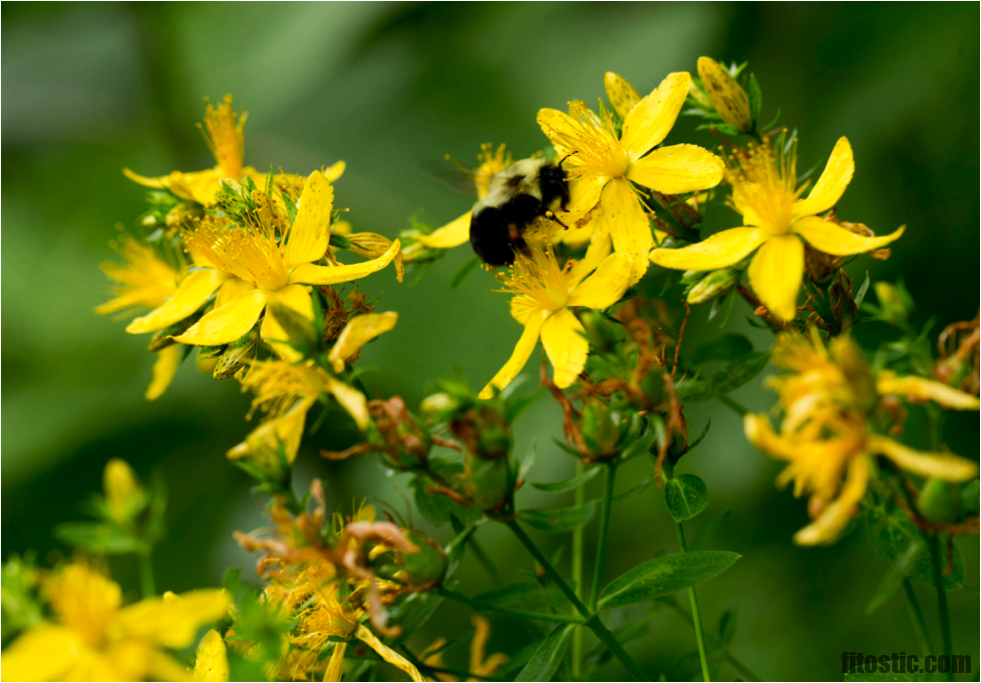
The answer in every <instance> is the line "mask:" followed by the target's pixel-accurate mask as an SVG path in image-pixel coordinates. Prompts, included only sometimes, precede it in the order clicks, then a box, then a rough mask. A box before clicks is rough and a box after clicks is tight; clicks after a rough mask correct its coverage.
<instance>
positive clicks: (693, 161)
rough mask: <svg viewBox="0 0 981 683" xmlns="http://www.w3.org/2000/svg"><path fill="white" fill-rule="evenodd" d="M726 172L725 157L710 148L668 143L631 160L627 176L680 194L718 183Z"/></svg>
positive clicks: (637, 181) (649, 185) (660, 190)
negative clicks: (709, 149)
mask: <svg viewBox="0 0 981 683" xmlns="http://www.w3.org/2000/svg"><path fill="white" fill-rule="evenodd" d="M724 172H725V164H724V163H723V161H722V159H721V158H720V157H718V156H716V155H715V154H712V153H711V152H710V151H708V150H707V149H702V148H701V147H697V146H695V145H669V146H668V147H659V148H658V149H655V150H654V151H653V152H651V153H650V154H648V155H647V156H646V157H644V158H643V159H639V160H638V161H635V162H634V163H632V164H631V165H630V170H628V171H627V177H628V178H629V179H630V180H632V181H634V182H635V183H637V184H639V185H643V186H644V187H649V188H651V189H652V190H657V191H658V192H662V193H664V194H680V193H682V192H695V191H697V190H707V189H709V188H710V187H715V186H716V185H718V184H719V181H721V180H722V175H723V174H724Z"/></svg>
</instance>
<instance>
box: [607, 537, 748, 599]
mask: <svg viewBox="0 0 981 683" xmlns="http://www.w3.org/2000/svg"><path fill="white" fill-rule="evenodd" d="M739 557H740V556H739V554H738V553H733V552H728V551H723V550H709V551H703V552H690V553H674V554H671V555H662V556H661V557H656V558H654V559H653V560H648V561H647V562H644V563H643V564H640V565H638V566H636V567H634V568H633V569H631V570H630V571H628V572H627V573H625V574H622V575H621V576H620V577H619V578H616V579H614V580H613V581H611V582H610V584H609V585H608V586H607V587H606V588H604V589H603V593H602V595H601V596H600V601H599V604H600V607H601V608H602V609H609V608H611V607H619V606H621V605H632V604H634V603H637V602H643V601H645V600H656V599H657V598H661V597H664V596H666V595H671V594H672V593H675V592H677V591H679V590H681V589H682V588H688V587H689V586H694V585H695V584H696V583H701V582H702V581H707V580H709V579H711V578H712V577H714V576H717V575H718V574H721V573H722V572H724V571H725V570H726V569H728V568H729V567H731V566H732V565H733V563H735V561H736V560H738V559H739Z"/></svg>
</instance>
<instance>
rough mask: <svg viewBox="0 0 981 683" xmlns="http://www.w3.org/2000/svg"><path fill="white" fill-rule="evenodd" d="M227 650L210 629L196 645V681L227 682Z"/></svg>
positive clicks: (220, 638) (219, 638) (218, 635)
mask: <svg viewBox="0 0 981 683" xmlns="http://www.w3.org/2000/svg"><path fill="white" fill-rule="evenodd" d="M228 674H229V671H228V648H227V647H225V641H224V640H222V637H221V634H220V633H218V631H216V630H214V629H211V630H210V631H208V632H207V633H205V634H204V637H203V638H201V642H200V643H198V651H197V656H196V658H195V660H194V678H195V680H198V681H214V682H216V683H223V682H224V681H227V680H228Z"/></svg>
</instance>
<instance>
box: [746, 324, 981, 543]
mask: <svg viewBox="0 0 981 683" xmlns="http://www.w3.org/2000/svg"><path fill="white" fill-rule="evenodd" d="M773 361H774V363H776V364H777V365H779V366H781V367H784V368H787V369H789V370H791V371H792V374H789V375H783V376H780V377H777V378H771V380H770V382H769V384H770V385H771V386H772V387H773V388H775V389H776V390H777V391H778V392H779V393H780V404H781V407H782V408H783V412H784V418H783V422H782V424H781V426H780V432H779V433H777V432H776V431H774V429H773V427H772V425H771V424H770V420H769V418H767V416H766V415H763V414H759V415H747V416H746V417H745V430H746V436H747V438H748V439H749V440H750V441H751V442H752V443H753V445H755V446H756V447H757V448H759V449H760V450H762V451H764V452H765V453H767V454H769V455H771V456H772V457H775V458H779V459H781V460H786V461H787V462H788V463H789V464H788V466H787V468H786V469H785V470H784V471H783V472H782V473H781V474H780V477H779V478H778V480H777V483H778V485H781V486H783V485H785V484H787V483H789V482H791V481H792V482H794V495H795V496H801V495H804V494H808V495H809V497H810V501H809V505H808V511H809V513H810V515H811V517H812V519H813V520H814V521H813V522H812V523H811V524H809V525H808V526H806V527H804V528H803V529H801V530H800V531H798V532H797V533H796V534H795V535H794V541H795V542H796V543H798V544H800V545H817V544H827V543H832V542H834V541H835V540H836V539H837V538H838V536H839V535H840V534H841V532H842V531H843V530H844V529H845V527H846V526H847V525H848V523H849V521H851V519H852V518H853V517H854V516H855V514H856V513H857V511H858V505H859V503H860V502H861V500H862V498H863V497H864V496H865V491H866V488H867V486H868V481H869V478H870V477H871V476H872V471H873V464H872V458H873V457H874V456H876V455H881V456H884V457H886V458H888V459H890V460H892V461H893V463H895V464H896V465H897V466H898V467H900V468H901V469H904V470H906V471H908V472H912V473H914V474H917V475H920V476H923V477H935V478H938V479H943V480H946V481H952V482H963V481H968V480H970V479H973V478H974V477H976V476H977V475H978V466H977V464H975V463H973V462H971V461H969V460H965V459H964V458H960V457H957V456H955V455H950V454H946V453H921V452H918V451H915V450H913V449H911V448H908V447H906V446H904V445H903V444H901V443H898V442H896V441H893V440H892V439H889V438H886V437H884V436H881V435H879V434H876V433H874V432H872V431H871V427H870V425H869V423H868V419H867V415H868V414H869V412H870V411H871V410H872V409H874V407H875V404H876V403H877V402H878V396H879V395H888V394H904V395H913V396H916V397H918V398H922V399H930V400H934V401H936V402H937V403H939V404H940V405H942V406H944V407H949V408H956V409H960V410H977V409H978V400H977V399H976V398H975V397H973V396H970V395H968V394H964V393H963V392H960V391H957V390H956V389H952V388H950V387H947V386H945V385H941V384H939V383H938V382H934V381H932V380H926V379H922V378H919V377H896V376H895V375H894V374H893V373H890V372H884V373H880V374H879V376H878V377H874V376H873V375H872V373H871V371H870V370H869V369H868V368H867V367H866V366H865V365H864V359H862V358H861V355H860V352H859V351H858V349H857V347H856V346H855V345H854V342H853V341H851V339H849V338H848V337H842V338H839V339H836V340H835V341H834V342H832V344H831V346H830V348H829V349H825V348H824V347H823V346H821V345H820V344H817V343H815V344H812V343H811V342H809V341H808V340H807V339H805V338H804V337H802V336H800V335H783V336H781V337H780V338H779V340H778V342H777V345H776V347H775V349H774V352H773Z"/></svg>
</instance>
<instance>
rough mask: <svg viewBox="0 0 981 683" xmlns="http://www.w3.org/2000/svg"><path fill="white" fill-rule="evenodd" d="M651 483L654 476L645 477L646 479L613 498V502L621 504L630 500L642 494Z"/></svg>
mask: <svg viewBox="0 0 981 683" xmlns="http://www.w3.org/2000/svg"><path fill="white" fill-rule="evenodd" d="M653 482H654V475H653V474H652V475H651V476H649V477H647V479H645V480H644V481H642V482H640V483H639V484H637V485H636V486H633V487H631V488H629V489H627V490H626V491H623V492H621V493H618V494H617V495H615V496H613V502H614V503H622V502H623V501H625V500H630V499H631V498H634V497H636V496H639V495H640V494H641V493H643V492H644V489H646V488H647V487H648V486H650V485H651V484H652V483H653Z"/></svg>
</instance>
